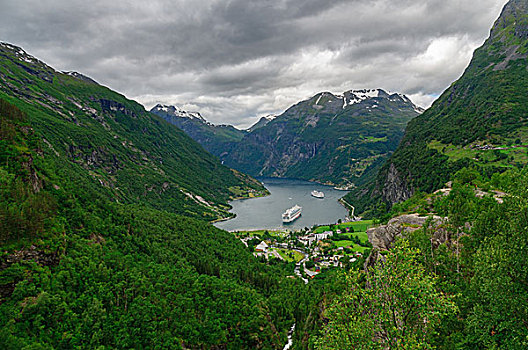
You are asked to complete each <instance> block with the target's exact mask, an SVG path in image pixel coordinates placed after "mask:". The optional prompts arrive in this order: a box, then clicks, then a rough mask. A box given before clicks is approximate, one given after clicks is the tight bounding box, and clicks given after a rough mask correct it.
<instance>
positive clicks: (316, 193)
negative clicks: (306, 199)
mask: <svg viewBox="0 0 528 350" xmlns="http://www.w3.org/2000/svg"><path fill="white" fill-rule="evenodd" d="M312 196H313V197H315V198H324V192H322V191H317V190H313V191H312Z"/></svg>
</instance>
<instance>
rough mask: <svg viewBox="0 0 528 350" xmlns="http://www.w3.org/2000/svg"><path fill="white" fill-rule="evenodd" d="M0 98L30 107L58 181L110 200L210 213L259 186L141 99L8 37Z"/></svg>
mask: <svg viewBox="0 0 528 350" xmlns="http://www.w3.org/2000/svg"><path fill="white" fill-rule="evenodd" d="M0 98H3V99H5V100H6V101H8V102H10V103H12V104H14V105H15V106H16V107H18V108H19V109H21V110H22V111H23V112H26V113H27V114H28V116H29V117H30V121H31V124H32V125H33V128H34V129H35V132H36V133H37V134H38V135H39V137H41V138H42V142H43V148H42V152H43V153H44V154H45V158H46V160H47V162H52V163H55V164H56V165H55V166H56V167H57V169H60V173H61V174H62V176H61V177H60V178H57V179H53V182H54V183H55V184H56V185H58V186H60V187H63V186H71V185H72V183H73V182H74V181H73V180H72V179H76V180H75V181H76V182H75V183H76V186H80V187H81V188H83V187H86V188H87V191H88V188H90V189H91V190H96V191H97V192H99V193H101V194H104V195H105V196H107V197H108V198H111V199H112V200H114V201H118V202H124V203H148V204H149V205H151V206H152V207H154V208H158V209H167V210H170V211H171V212H175V213H180V214H184V215H188V216H199V217H201V218H203V219H209V220H211V219H216V218H218V217H224V216H226V215H228V214H227V212H226V209H227V208H228V206H227V201H228V200H229V199H230V198H234V197H239V196H243V195H247V194H248V193H249V192H252V191H255V190H256V191H261V190H263V187H261V185H260V184H258V183H257V182H255V181H254V180H252V179H251V178H249V177H247V176H245V175H242V174H240V173H239V172H237V171H234V170H231V169H229V168H227V167H225V166H223V165H221V164H220V162H219V161H218V160H217V159H216V158H215V157H213V156H212V155H210V154H209V153H207V152H205V151H204V149H203V148H202V147H201V146H200V145H199V144H198V143H196V142H195V141H193V140H192V139H191V138H189V137H188V136H187V135H186V134H185V133H184V132H182V131H181V130H179V129H178V128H176V127H174V126H172V125H170V124H168V123H166V122H165V121H163V120H162V119H160V118H158V117H156V116H154V115H152V114H150V113H148V112H147V111H145V109H144V108H143V107H142V106H141V105H140V104H138V103H136V102H134V101H131V100H128V99H126V98H125V97H124V96H122V95H120V94H118V93H116V92H114V91H111V90H110V89H108V88H106V87H103V86H101V85H99V84H97V83H96V82H95V81H94V80H92V79H90V78H88V77H86V76H84V75H82V74H80V73H75V72H68V73H61V72H58V71H56V70H54V69H53V68H51V67H49V66H48V65H46V64H45V63H43V62H42V61H40V60H38V59H36V58H35V57H33V56H31V55H29V54H28V53H26V52H25V51H24V50H23V49H21V48H19V47H17V46H14V45H11V44H8V43H0ZM189 118H196V119H199V118H200V117H199V116H197V115H193V114H189ZM200 120H201V119H200ZM200 122H201V121H200ZM226 130H230V128H226Z"/></svg>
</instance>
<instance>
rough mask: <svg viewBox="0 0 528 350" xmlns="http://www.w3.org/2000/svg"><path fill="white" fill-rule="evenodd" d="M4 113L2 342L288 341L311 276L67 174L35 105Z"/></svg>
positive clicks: (256, 344)
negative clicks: (51, 154) (49, 150)
mask: <svg viewBox="0 0 528 350" xmlns="http://www.w3.org/2000/svg"><path fill="white" fill-rule="evenodd" d="M0 121H1V123H0V134H1V136H2V137H1V141H0V180H1V187H0V198H1V202H0V217H1V220H0V242H1V244H2V255H1V260H0V264H1V265H0V266H1V272H0V291H1V294H0V298H1V299H0V303H1V305H0V310H1V312H0V315H1V316H0V324H1V325H2V327H1V330H0V344H1V345H0V347H2V348H3V349H20V348H79V347H80V348H101V347H108V348H154V347H159V348H183V347H185V348H204V347H205V348H210V347H216V346H219V347H226V346H227V347H229V348H262V349H274V348H278V347H280V345H281V344H283V343H285V342H286V340H285V337H286V331H287V329H289V327H290V326H291V324H292V323H293V322H294V318H295V314H296V313H298V312H299V311H298V310H300V307H299V306H298V302H297V301H296V299H293V296H294V295H295V294H298V293H302V292H303V290H304V284H303V283H301V282H300V281H298V280H293V279H287V278H285V276H286V274H287V273H289V271H288V270H287V269H286V268H285V267H281V266H278V267H273V266H267V265H266V264H262V263H260V262H259V261H257V260H256V258H254V257H253V255H252V254H251V253H250V252H249V251H248V250H247V248H246V247H245V246H244V245H243V244H242V243H241V242H239V241H238V240H236V239H235V238H234V237H233V236H232V235H231V234H229V233H227V232H225V231H222V230H219V229H216V228H214V227H213V226H211V225H210V224H208V223H205V222H201V221H197V220H194V219H191V218H185V217H182V216H178V215H176V214H172V213H169V212H167V211H163V210H156V209H153V208H152V207H150V206H149V205H141V204H119V203H115V202H113V201H111V200H109V199H108V198H106V196H105V194H104V193H101V192H100V191H90V190H89V189H87V188H85V187H76V186H64V187H62V183H61V186H58V185H56V184H55V183H54V182H52V181H51V180H50V179H52V178H53V176H56V174H54V170H55V168H54V162H53V160H49V159H46V158H45V157H43V155H42V151H41V147H42V141H41V139H40V138H39V137H38V135H37V134H36V133H35V131H34V130H33V128H32V127H31V123H30V121H29V118H28V116H27V115H26V114H25V113H23V112H22V111H20V110H19V109H18V108H16V107H15V106H13V105H11V104H9V103H6V102H5V101H1V102H0ZM292 290H299V292H298V293H292Z"/></svg>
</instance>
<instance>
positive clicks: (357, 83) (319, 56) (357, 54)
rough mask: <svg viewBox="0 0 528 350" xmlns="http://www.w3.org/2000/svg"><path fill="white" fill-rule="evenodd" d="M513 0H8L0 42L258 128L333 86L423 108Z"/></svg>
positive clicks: (0, 16)
mask: <svg viewBox="0 0 528 350" xmlns="http://www.w3.org/2000/svg"><path fill="white" fill-rule="evenodd" d="M505 3H506V0H480V1H478V2H477V1H471V0H420V1H418V0H412V1H411V0H396V1H394V0H391V1H389V0H342V1H337V0H333V1H321V0H317V1H316V0H275V1H269V0H260V1H253V0H251V1H250V0H230V1H228V0H222V1H220V0H178V1H174V0H171V1H168V0H150V1H135V0H126V1H125V0H113V1H107V0H93V1H85V0H82V1H80V0H47V1H41V0H16V1H15V0H0V4H1V9H2V11H1V13H0V40H1V41H6V42H10V43H12V44H15V45H18V46H22V47H23V48H24V49H25V50H26V51H27V52H28V53H30V54H33V55H34V56H36V57H38V58H40V59H41V60H43V61H45V62H46V63H48V64H50V65H51V66H53V67H54V68H56V69H58V70H74V71H78V72H81V73H83V74H86V75H88V76H90V77H92V78H94V79H95V80H97V81H98V82H100V83H101V84H103V85H106V86H109V87H110V88H112V89H114V90H117V91H119V92H121V93H124V94H125V95H126V96H127V97H129V98H132V99H135V100H137V101H138V102H140V103H142V104H143V105H145V107H146V108H150V107H152V106H153V105H154V104H156V103H165V104H175V105H179V106H182V107H184V108H185V109H188V110H193V111H199V112H201V113H202V115H203V116H204V117H205V118H206V119H208V120H210V121H212V122H213V123H217V124H220V123H229V124H234V125H236V126H239V127H247V126H249V125H251V124H252V123H253V122H255V121H256V120H257V119H258V118H259V117H260V116H262V115H266V114H271V113H275V114H277V113H280V112H282V111H283V110H284V109H286V108H287V107H289V106H290V105H291V104H293V103H296V102H298V101H299V100H302V99H306V98H308V97H310V96H312V95H314V94H316V93H318V92H321V91H331V92H334V93H341V92H343V91H346V90H350V89H362V88H383V89H386V90H389V91H394V92H402V93H405V94H407V95H409V96H410V97H411V99H413V101H414V102H415V103H417V104H419V105H421V106H423V107H428V106H429V105H430V104H431V102H432V101H433V100H434V99H435V98H436V97H437V96H438V95H439V94H440V93H441V92H442V91H443V90H444V89H445V88H446V87H447V86H449V85H450V84H451V82H453V81H454V80H455V79H457V78H458V77H459V76H460V74H461V73H462V72H463V70H464V68H465V67H466V66H467V64H468V63H469V60H470V59H471V55H472V52H473V50H474V49H475V48H476V47H478V46H479V45H481V44H482V43H483V41H484V40H485V38H486V37H487V36H488V33H489V29H490V28H491V26H492V24H493V22H494V20H495V19H496V18H497V17H498V15H499V13H500V10H501V8H502V7H503V6H504V4H505Z"/></svg>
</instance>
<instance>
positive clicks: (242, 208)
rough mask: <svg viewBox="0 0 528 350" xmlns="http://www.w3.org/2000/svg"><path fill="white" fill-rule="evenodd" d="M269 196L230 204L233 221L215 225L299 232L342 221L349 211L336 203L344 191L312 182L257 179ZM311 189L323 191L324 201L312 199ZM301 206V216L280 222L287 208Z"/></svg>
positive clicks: (222, 227)
mask: <svg viewBox="0 0 528 350" xmlns="http://www.w3.org/2000/svg"><path fill="white" fill-rule="evenodd" d="M259 180H260V181H261V182H262V183H263V184H264V186H265V187H266V188H267V189H268V190H269V191H270V193H271V195H269V196H267V197H261V198H251V199H244V200H237V201H233V202H230V204H231V205H232V206H233V209H232V210H231V212H232V213H235V214H236V217H235V218H234V219H231V220H228V221H223V222H218V223H215V226H216V227H218V228H221V229H224V230H228V231H234V230H253V229H280V228H288V229H300V228H304V227H312V226H313V225H315V224H318V225H321V224H330V223H335V222H337V220H339V219H344V218H345V217H346V216H347V214H348V212H347V210H346V209H345V208H344V207H343V206H342V205H341V204H340V203H339V202H338V199H339V198H341V197H343V196H344V195H345V194H346V193H347V192H345V191H338V190H335V189H333V188H332V187H330V186H324V185H320V184H317V183H313V182H308V181H302V180H293V179H277V178H259ZM313 190H318V191H323V192H324V194H325V198H324V199H318V198H315V197H312V196H311V195H310V192H311V191H313ZM295 204H298V205H300V206H301V207H302V208H303V210H302V215H301V217H300V218H298V219H297V220H295V221H294V222H292V223H289V224H283V223H282V218H281V216H282V213H284V211H286V209H288V208H291V207H293V206H294V205H295Z"/></svg>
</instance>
